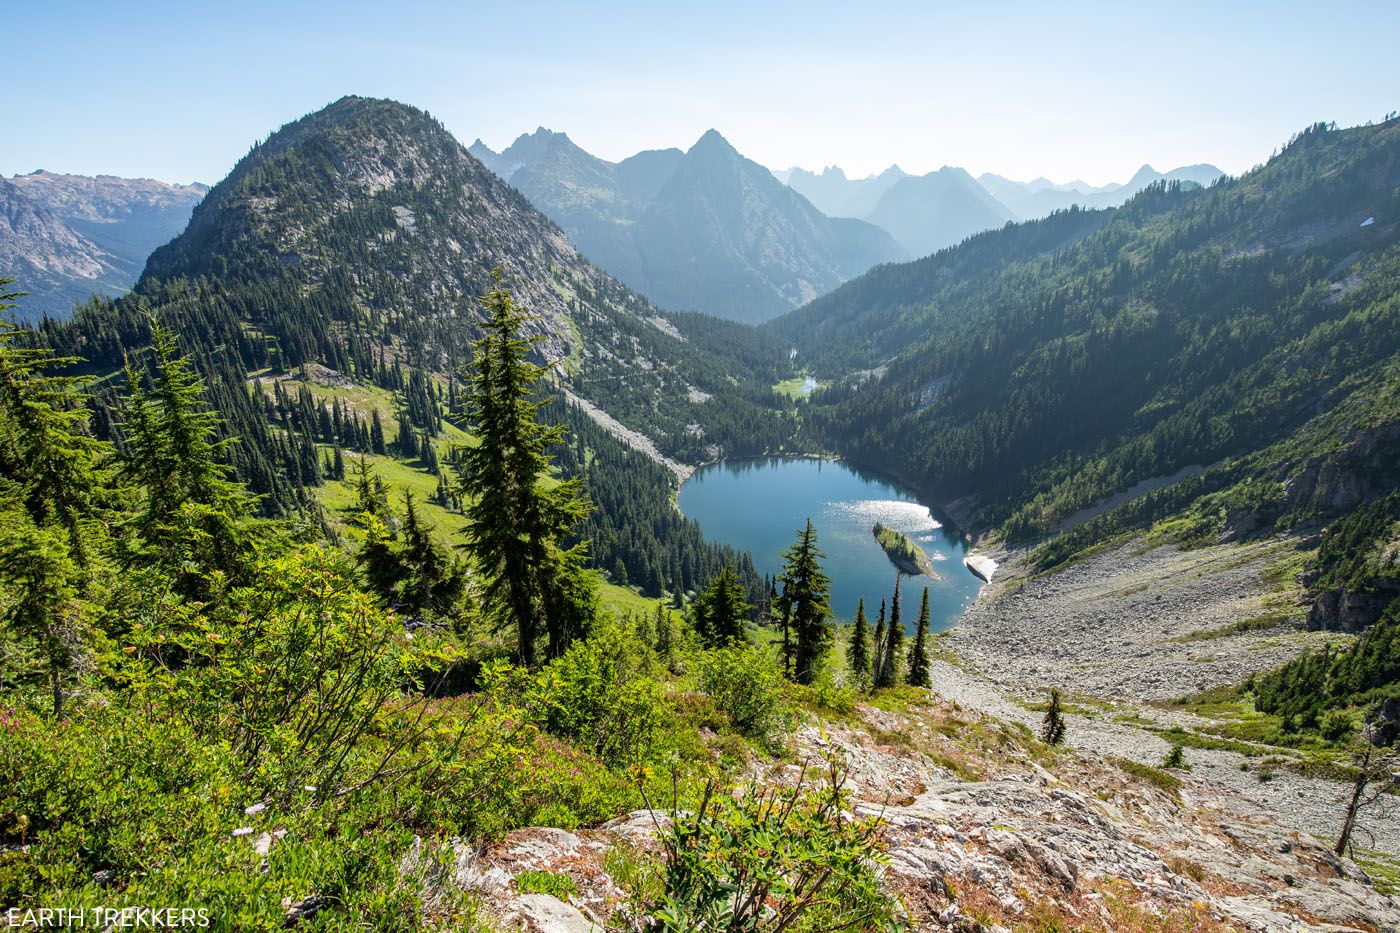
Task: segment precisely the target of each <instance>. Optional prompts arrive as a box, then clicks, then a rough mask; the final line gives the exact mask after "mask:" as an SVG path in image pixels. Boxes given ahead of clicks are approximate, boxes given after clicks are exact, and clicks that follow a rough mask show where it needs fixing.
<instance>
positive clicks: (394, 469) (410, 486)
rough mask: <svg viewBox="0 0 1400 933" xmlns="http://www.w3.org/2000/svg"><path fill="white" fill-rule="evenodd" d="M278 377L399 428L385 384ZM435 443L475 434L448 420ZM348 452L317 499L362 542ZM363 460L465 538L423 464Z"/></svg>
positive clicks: (444, 446)
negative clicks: (343, 468) (343, 467)
mask: <svg viewBox="0 0 1400 933" xmlns="http://www.w3.org/2000/svg"><path fill="white" fill-rule="evenodd" d="M262 375H264V376H266V375H267V374H265V373H264V374H262ZM277 381H280V382H281V383H282V385H283V390H284V391H286V392H288V393H289V394H291V395H293V396H294V395H295V394H296V392H297V391H298V388H299V386H300V385H302V384H305V385H306V386H307V387H308V388H309V389H310V390H311V392H312V393H313V394H314V395H316V396H317V398H324V399H325V400H326V401H327V402H329V401H330V400H331V399H333V398H338V399H340V403H341V405H342V406H345V405H348V406H350V408H351V410H353V411H358V412H359V413H360V414H361V415H362V416H366V417H367V416H368V415H369V414H370V412H372V411H374V410H375V409H376V408H377V409H378V410H379V416H380V418H381V420H382V421H383V425H384V435H385V437H389V438H392V437H394V436H395V435H396V434H397V433H398V429H399V423H398V419H396V418H395V417H394V415H393V412H394V411H395V410H396V408H397V403H396V401H395V399H394V394H393V393H392V392H390V391H388V390H386V389H381V388H379V387H377V386H365V385H353V386H331V385H324V384H321V383H318V382H316V381H314V380H310V381H309V380H303V379H300V378H297V377H295V376H287V377H280V378H279V379H278V380H277ZM264 388H266V389H267V390H268V391H271V382H270V381H268V380H266V379H265V380H264ZM435 443H436V444H437V449H438V452H439V455H440V457H441V458H442V459H444V460H445V459H446V454H447V451H448V450H449V449H451V448H452V447H453V446H458V445H471V444H474V443H475V439H474V438H473V437H472V436H471V435H470V434H468V433H467V432H465V431H463V430H462V429H461V428H459V427H457V426H456V425H453V424H450V423H447V422H444V423H443V430H442V434H441V436H440V437H439V438H438V439H437V441H436V442H435ZM325 449H328V448H325ZM345 457H346V464H347V476H346V479H345V481H343V482H340V481H336V480H327V481H325V482H324V483H322V484H321V485H320V486H319V487H317V489H316V499H317V501H318V502H320V504H321V507H322V508H323V509H325V513H326V520H327V523H328V524H329V525H330V526H331V527H332V528H333V529H335V531H336V532H337V533H339V534H340V535H342V536H343V537H344V538H345V539H346V540H347V541H353V542H356V543H358V541H359V540H360V539H361V538H362V537H363V533H362V532H361V531H360V528H359V526H358V525H356V524H355V521H354V518H355V514H356V512H357V511H358V502H359V497H358V493H357V492H356V489H355V484H354V479H353V475H349V473H348V471H349V470H350V469H352V467H351V466H350V464H352V463H353V462H354V461H355V460H357V459H358V457H359V455H358V454H353V453H349V452H347V453H346V455H345ZM365 462H366V463H367V464H368V465H369V466H370V468H371V469H373V471H374V473H375V475H377V476H379V477H380V478H381V479H383V480H384V485H385V486H387V487H388V489H389V502H390V504H391V505H392V506H393V507H394V508H396V509H401V508H402V506H403V495H404V493H405V492H410V493H412V494H413V497H414V503H415V505H416V506H417V507H418V509H419V510H420V514H421V515H422V516H423V517H424V518H425V519H427V521H428V522H429V523H430V524H432V525H433V526H434V527H435V528H436V529H437V531H438V533H439V536H440V537H441V538H442V540H443V541H444V542H445V543H447V544H452V543H454V542H456V541H458V540H460V539H461V533H462V531H463V529H464V528H466V525H467V520H466V517H465V516H463V515H462V514H461V513H460V512H456V511H453V510H451V509H446V508H443V507H442V506H440V505H438V504H437V503H435V502H433V501H431V496H432V495H433V493H434V492H435V491H436V490H437V477H436V476H434V475H433V474H431V473H429V472H428V471H427V470H426V469H424V468H423V466H422V464H421V462H420V461H418V460H402V459H399V458H397V457H393V456H383V455H379V454H366V455H365ZM602 599H603V608H604V609H607V610H609V611H610V612H613V613H616V614H622V615H625V614H629V613H638V612H647V613H651V612H655V611H656V607H657V605H658V604H659V602H660V601H659V600H656V599H650V598H648V597H646V596H642V595H641V594H640V593H638V592H637V591H636V590H634V589H632V588H630V587H625V586H618V585H617V584H614V583H610V582H606V581H605V582H604V583H603V586H602Z"/></svg>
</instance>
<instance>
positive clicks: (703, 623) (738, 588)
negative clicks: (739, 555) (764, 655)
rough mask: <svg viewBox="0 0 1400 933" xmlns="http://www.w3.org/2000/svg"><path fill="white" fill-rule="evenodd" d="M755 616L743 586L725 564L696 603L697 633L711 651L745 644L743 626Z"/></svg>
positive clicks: (730, 568)
mask: <svg viewBox="0 0 1400 933" xmlns="http://www.w3.org/2000/svg"><path fill="white" fill-rule="evenodd" d="M752 612H753V606H752V605H750V604H749V601H748V599H747V597H746V595H745V593H744V587H743V584H741V583H740V582H739V577H738V575H737V574H736V573H735V572H734V568H733V567H731V566H729V565H727V564H726V565H725V567H724V569H723V570H721V571H720V573H719V576H717V577H715V578H714V579H713V580H711V581H710V585H709V586H707V587H706V588H705V589H704V590H703V591H702V592H701V593H700V595H699V596H698V597H697V598H696V600H695V631H696V632H697V633H699V635H700V637H701V638H702V639H704V641H705V644H707V645H709V646H710V647H712V648H723V647H725V646H727V645H732V644H735V643H737V642H742V641H745V640H746V639H745V632H744V624H745V623H746V622H747V621H748V619H749V615H750V614H751V613H752Z"/></svg>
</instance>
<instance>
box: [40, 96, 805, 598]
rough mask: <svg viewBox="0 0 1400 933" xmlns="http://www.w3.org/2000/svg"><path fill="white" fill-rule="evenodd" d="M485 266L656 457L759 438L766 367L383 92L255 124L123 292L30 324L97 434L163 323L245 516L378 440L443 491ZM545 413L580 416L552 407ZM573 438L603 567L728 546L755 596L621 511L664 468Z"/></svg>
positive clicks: (646, 501)
mask: <svg viewBox="0 0 1400 933" xmlns="http://www.w3.org/2000/svg"><path fill="white" fill-rule="evenodd" d="M493 270H500V273H501V275H502V277H503V281H505V282H506V283H508V284H509V286H510V287H511V288H512V289H514V292H515V294H517V295H518V296H519V300H520V301H521V303H522V304H523V305H524V306H525V307H527V308H528V309H529V311H530V314H531V317H530V320H529V321H528V322H527V323H526V324H525V327H526V329H527V331H528V332H529V333H530V334H531V335H533V336H535V337H538V338H540V339H539V341H538V343H537V344H536V345H535V348H534V351H533V352H534V353H535V354H536V358H537V359H538V361H539V362H541V363H543V364H545V365H547V366H548V367H549V368H550V370H551V373H552V378H554V379H555V380H556V382H557V383H558V386H559V387H560V388H563V389H566V390H567V392H568V393H571V394H572V395H573V396H574V397H576V398H579V399H582V400H584V401H585V402H588V403H591V404H593V405H595V406H597V407H598V408H600V409H602V410H603V411H605V412H606V413H607V414H608V415H609V416H611V417H612V418H615V419H616V420H617V421H618V422H621V423H622V424H623V425H626V426H627V428H628V429H630V430H632V431H635V432H637V433H638V434H641V435H645V436H647V437H649V438H650V440H651V441H652V442H654V443H655V445H656V446H657V447H659V448H660V449H661V450H662V451H663V452H664V453H665V454H667V455H668V456H670V457H672V458H675V459H677V460H683V461H690V462H695V461H697V460H701V459H709V458H712V457H715V456H718V455H719V454H720V453H721V452H724V451H731V452H739V453H742V452H744V451H745V450H749V449H759V450H762V449H764V448H763V447H762V446H759V447H757V448H755V446H754V445H763V444H766V443H767V438H768V437H770V436H774V435H779V436H781V435H784V434H790V433H791V432H792V428H791V427H786V428H785V427H783V426H782V425H783V423H784V422H785V421H788V420H790V418H791V415H790V413H784V412H781V411H779V410H777V409H776V407H775V406H774V405H773V404H772V399H771V390H770V389H769V387H768V385H767V384H766V383H759V382H755V381H753V380H751V379H749V378H747V377H745V378H740V379H735V378H733V376H734V370H733V368H732V367H731V366H730V365H729V364H728V362H727V360H728V357H724V356H720V355H718V353H717V350H716V348H717V346H718V345H717V344H715V343H714V342H713V341H709V342H706V341H702V340H698V339H697V340H690V339H687V338H686V337H684V336H683V335H682V334H681V333H680V332H679V331H677V330H676V328H675V327H674V326H673V325H672V324H671V323H670V322H668V321H667V320H665V319H664V318H663V317H661V316H660V314H659V312H658V311H656V310H655V309H654V308H652V307H651V306H650V305H649V304H648V303H647V302H646V301H645V300H644V299H641V298H639V297H637V296H636V295H634V294H633V293H631V292H630V291H628V290H627V289H626V288H625V287H624V286H622V285H620V284H619V283H617V282H616V281H614V280H613V279H611V278H609V277H608V276H607V275H605V274H604V273H602V272H600V271H599V270H597V269H596V268H595V267H593V266H592V265H590V264H589V263H588V262H587V261H586V260H584V259H583V258H582V257H581V256H580V255H579V254H578V253H577V252H576V251H575V250H574V249H573V247H572V246H571V245H570V244H569V242H568V241H567V240H566V239H565V238H564V236H563V234H562V233H561V232H560V231H559V229H558V228H557V227H555V226H554V225H553V224H552V223H550V222H549V221H548V220H547V219H546V218H545V217H544V216H543V215H541V214H540V213H539V212H538V211H536V210H535V209H534V208H533V207H531V206H530V205H529V203H528V202H526V200H525V199H524V198H523V197H521V196H520V194H519V193H517V192H516V191H514V190H513V189H511V188H510V187H508V186H507V185H505V184H504V183H503V182H501V181H500V180H499V179H498V178H496V176H495V175H493V174H492V173H490V172H489V171H487V170H486V169H485V168H484V167H483V166H482V165H481V164H480V163H478V162H477V161H476V160H475V159H473V158H472V157H471V156H469V155H467V154H466V152H465V150H463V148H462V147H461V146H460V145H459V144H458V143H457V142H456V141H455V140H454V139H453V138H452V137H451V136H450V135H449V134H448V133H447V132H446V131H445V130H443V129H442V127H441V126H440V125H439V124H437V123H436V122H435V121H433V120H432V119H431V118H429V117H428V116H427V115H426V114H423V113H422V112H420V111H417V110H414V109H412V108H409V107H405V106H403V105H400V104H396V103H392V102H388V101H377V100H367V99H361V98H346V99H343V100H341V101H338V102H336V103H335V104H332V105H331V106H329V107H327V108H326V109H325V110H322V111H320V112H319V113H316V114H312V115H310V116H308V117H306V118H303V119H302V120H299V121H296V122H295V123H293V124H290V125H288V126H287V127H284V128H283V129H282V130H280V131H278V132H277V133H274V134H273V135H272V136H270V137H269V138H268V139H267V140H266V141H264V142H263V143H261V144H259V145H257V146H255V147H254V148H253V150H252V151H251V152H250V153H249V154H248V156H247V157H245V158H244V159H243V160H242V161H240V162H239V164H238V165H237V166H236V167H235V168H234V170H233V171H232V172H231V173H230V175H229V176H228V177H227V178H226V179H224V180H223V181H222V182H220V183H219V184H218V185H217V186H215V188H214V189H213V190H212V191H210V193H209V195H208V197H207V198H206V199H205V201H204V202H203V203H202V204H201V205H200V207H199V208H198V210H197V211H196V212H195V214H194V216H193V218H192V219H191V221H190V224H189V227H188V229H187V230H186V231H185V232H184V233H183V234H182V235H181V236H180V237H178V238H177V239H176V240H174V241H172V242H171V243H170V244H168V245H167V246H165V247H162V248H161V249H159V250H158V251H157V252H156V253H155V254H154V255H153V256H152V257H151V260H150V262H149V264H148V266H147V270H146V273H145V275H144V276H143V277H142V279H141V281H140V283H139V284H138V285H137V287H136V289H135V291H134V292H133V293H132V294H131V295H130V296H127V297H125V298H122V299H120V300H116V301H94V302H92V303H89V304H88V305H87V306H85V307H83V308H81V309H79V311H78V312H77V314H76V316H75V317H74V319H73V320H71V321H67V322H61V323H60V322H53V321H51V322H46V323H45V324H44V325H43V326H42V327H41V328H40V332H39V336H40V338H41V339H42V340H43V341H44V342H45V343H46V344H48V345H49V346H52V347H55V348H57V349H58V351H59V352H60V353H62V354H63V355H65V356H72V357H76V358H79V359H81V360H82V362H81V363H80V364H79V370H78V371H80V372H82V373H84V374H87V375H92V376H95V377H97V381H96V382H95V383H94V385H93V402H92V406H93V408H94V409H95V417H94V431H95V433H96V434H97V435H98V436H99V437H101V438H103V439H119V438H120V429H119V428H118V426H117V425H118V422H119V421H120V415H119V414H118V413H117V408H118V404H119V397H120V395H121V393H122V392H123V391H124V390H125V380H124V379H122V378H120V374H119V370H120V369H121V367H122V366H123V364H124V361H126V360H127V359H128V358H130V359H133V360H134V361H136V362H137V363H138V364H139V365H146V363H147V362H148V353H147V350H146V347H147V345H148V344H149V339H150V338H149V333H150V323H151V320H152V319H154V320H157V321H159V322H161V323H162V324H163V325H165V326H167V327H169V328H170V329H171V330H172V332H174V333H176V334H178V336H179V340H180V345H181V347H182V348H183V349H184V350H186V351H187V352H189V353H190V354H191V356H192V359H193V360H194V364H195V366H196V368H197V370H198V371H199V372H200V373H201V374H203V375H204V377H205V378H206V380H207V383H208V385H207V388H206V396H207V397H208V398H209V399H210V401H211V402H212V403H213V404H214V405H215V408H216V410H217V411H218V412H219V413H220V415H221V416H222V418H223V421H224V423H223V428H222V430H223V431H224V433H225V434H226V435H227V436H229V437H231V438H233V439H234V441H233V444H232V446H230V447H229V448H228V450H227V453H226V457H227V459H228V460H229V462H230V463H231V465H232V466H233V469H234V474H233V475H234V476H235V477H236V478H238V479H239V480H241V481H243V482H245V483H247V485H248V487H249V488H250V489H251V490H252V491H253V492H254V493H256V494H258V495H259V496H261V497H262V498H261V500H260V510H261V511H262V512H263V513H264V514H267V515H285V514H290V513H296V512H302V511H305V510H307V509H314V507H315V506H316V503H318V502H324V500H326V498H327V495H328V494H327V492H326V490H327V487H326V484H327V483H328V482H332V481H335V482H339V483H342V484H343V483H344V482H347V481H348V479H349V477H347V475H346V468H345V466H344V465H343V461H344V460H345V458H347V457H348V458H350V459H351V460H352V462H353V459H354V457H356V456H357V455H361V454H363V455H368V456H369V457H370V458H371V459H372V461H373V462H375V463H378V464H380V465H381V467H383V468H384V469H386V470H388V472H389V473H390V474H391V475H399V471H398V470H397V468H394V467H392V466H391V464H390V461H393V460H395V459H397V460H399V461H404V462H406V463H407V464H408V465H409V467H411V470H412V471H416V475H418V476H419V477H423V478H422V479H420V480H414V479H413V476H414V475H415V474H414V473H413V472H410V473H409V474H404V478H405V482H409V485H410V486H411V487H412V488H418V489H419V491H420V492H421V493H423V494H425V495H426V494H429V493H431V494H432V495H433V496H434V499H435V500H436V502H437V503H438V504H439V505H441V506H443V507H448V508H451V507H452V506H453V505H454V503H453V502H452V500H451V498H450V497H449V496H447V495H446V494H445V493H444V492H443V490H442V489H441V488H440V487H441V483H440V482H439V481H438V480H437V479H436V477H437V476H439V475H441V473H442V472H443V471H442V468H441V465H440V460H441V459H442V458H445V457H446V456H448V451H449V449H450V448H451V445H452V443H459V442H460V441H461V440H462V437H461V435H460V432H456V433H454V431H455V428H453V423H454V422H455V421H460V419H461V417H462V410H461V382H460V378H461V372H462V367H463V366H464V365H465V363H466V361H467V360H468V359H469V358H470V345H471V342H472V341H473V340H474V339H476V337H477V336H478V333H479V332H478V323H479V321H480V316H481V309H480V307H479V305H478V303H477V297H478V296H479V295H481V294H483V293H484V292H485V291H486V290H487V289H488V287H489V286H490V284H491V283H492V272H493ZM739 375H741V376H743V373H742V372H741V373H740V374H739ZM552 391H555V392H557V391H558V390H557V389H555V390H552ZM708 407H712V408H713V409H714V411H713V412H711V413H709V414H705V415H702V411H703V410H704V409H705V408H708ZM558 414H560V416H561V419H562V418H563V417H564V416H565V415H567V416H568V419H569V420H571V421H572V423H573V424H574V430H575V432H576V433H577V432H583V431H585V430H586V426H585V425H584V424H583V423H582V422H581V421H580V420H579V419H580V417H581V416H580V415H579V414H578V413H577V412H576V411H573V410H568V411H565V410H563V409H560V410H559V411H558ZM588 437H589V438H590V442H589V444H588V447H589V449H591V450H593V451H594V452H595V453H594V454H591V455H590V458H589V462H590V463H596V464H597V465H598V469H596V470H593V471H591V472H589V474H588V476H587V479H586V482H587V484H588V486H589V488H590V490H591V491H592V493H593V494H594V495H595V496H596V497H597V498H598V499H599V500H600V501H607V502H609V503H610V506H611V507H610V509H609V510H608V512H607V513H606V514H598V515H595V517H594V518H592V519H591V520H590V521H591V522H592V523H593V524H591V525H590V526H589V531H590V532H596V537H597V541H596V543H595V545H594V549H593V551H592V560H593V561H594V562H595V563H597V565H598V566H600V567H604V568H606V569H607V570H608V571H609V572H614V571H617V570H619V569H621V568H626V571H627V572H626V574H625V575H626V576H627V577H628V578H629V579H631V580H632V581H633V582H634V583H635V585H637V586H639V587H640V588H641V589H642V590H643V591H644V592H645V593H647V594H649V595H652V596H660V595H661V594H662V593H663V592H672V593H674V592H684V591H686V590H692V589H695V588H697V587H699V586H700V585H702V584H703V582H704V581H706V580H708V579H709V578H710V577H712V576H713V575H714V574H716V573H718V571H719V569H720V568H721V567H722V566H724V565H725V564H731V563H732V564H733V565H734V566H735V567H736V568H737V569H738V571H739V573H740V577H741V579H742V580H743V582H744V583H745V585H746V586H747V587H748V588H749V589H750V591H751V594H752V595H753V596H755V597H757V596H758V595H760V594H761V589H760V583H759V581H758V579H757V577H756V576H755V575H754V572H753V568H752V564H751V562H750V561H749V560H748V558H747V557H746V556H740V555H736V554H732V553H728V552H726V551H724V550H723V549H721V548H715V547H711V546H709V545H707V544H705V543H704V542H703V541H701V539H700V536H699V533H698V531H697V530H696V529H695V528H694V527H693V525H691V524H689V523H686V522H684V521H683V520H681V519H679V516H676V517H675V520H673V521H667V520H666V519H665V518H664V517H658V518H657V519H655V520H654V521H653V522H652V523H651V530H650V531H644V530H642V529H640V528H634V529H631V530H629V529H628V528H625V527H623V523H624V522H630V520H631V519H632V518H635V517H636V516H637V515H639V514H641V513H643V512H645V511H647V510H649V509H655V508H657V507H658V505H660V504H663V503H669V500H670V496H671V494H672V493H671V491H672V488H673V483H674V480H673V478H672V477H671V475H670V474H669V473H666V472H665V471H664V470H661V469H660V468H659V467H658V468H655V469H653V468H651V467H650V466H647V465H644V464H643V462H642V460H641V458H640V457H639V456H637V457H634V456H630V455H629V454H628V452H627V451H626V449H625V447H623V445H622V442H620V441H619V440H617V439H616V438H614V437H612V436H610V435H608V434H605V433H603V432H601V431H589V432H588ZM622 461H625V462H626V469H623V468H621V467H619V466H618V465H617V464H618V463H620V462H622ZM338 464H339V465H338ZM410 481H411V482H410ZM435 484H436V485H437V486H438V487H439V488H438V490H437V492H434V491H433V490H434V485H435ZM391 485H392V484H391ZM330 495H331V497H332V498H334V495H335V494H333V493H332V494H330ZM600 523H601V524H600ZM619 576H622V574H619Z"/></svg>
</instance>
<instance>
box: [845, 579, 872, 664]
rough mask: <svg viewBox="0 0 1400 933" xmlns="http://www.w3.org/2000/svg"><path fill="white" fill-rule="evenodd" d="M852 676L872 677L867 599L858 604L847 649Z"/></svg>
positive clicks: (847, 658)
mask: <svg viewBox="0 0 1400 933" xmlns="http://www.w3.org/2000/svg"><path fill="white" fill-rule="evenodd" d="M846 660H847V663H848V664H849V666H850V669H851V676H852V677H854V678H857V679H860V680H869V678H870V623H869V622H867V621H866V619H865V600H864V599H862V600H861V601H860V602H859V603H857V604H856V621H855V624H854V625H852V626H851V644H850V647H849V648H847V649H846Z"/></svg>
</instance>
